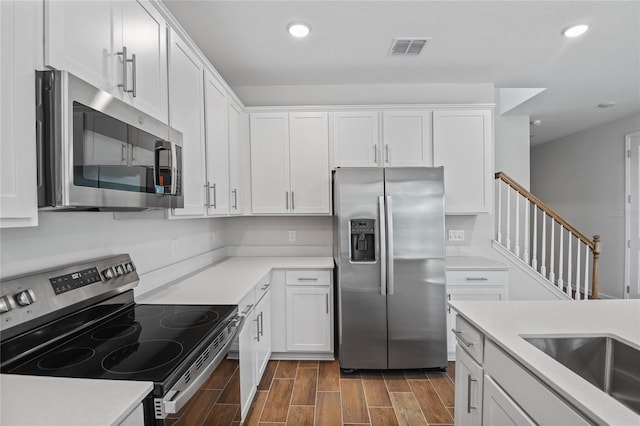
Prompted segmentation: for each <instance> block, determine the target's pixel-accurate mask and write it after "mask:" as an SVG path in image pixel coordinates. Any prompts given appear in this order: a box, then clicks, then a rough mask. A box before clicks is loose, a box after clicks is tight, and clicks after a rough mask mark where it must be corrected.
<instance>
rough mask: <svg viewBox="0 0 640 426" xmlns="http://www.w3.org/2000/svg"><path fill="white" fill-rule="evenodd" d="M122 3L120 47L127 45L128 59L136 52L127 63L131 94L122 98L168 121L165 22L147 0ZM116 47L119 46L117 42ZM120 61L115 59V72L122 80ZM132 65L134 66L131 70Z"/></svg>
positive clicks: (118, 47) (123, 95)
mask: <svg viewBox="0 0 640 426" xmlns="http://www.w3.org/2000/svg"><path fill="white" fill-rule="evenodd" d="M120 4H121V5H122V46H126V47H127V57H128V58H127V59H132V55H135V63H133V62H127V63H126V66H127V74H128V75H127V80H128V81H127V85H128V88H129V89H131V90H132V89H133V85H134V84H135V92H136V93H135V96H134V94H133V93H131V92H129V93H124V92H123V89H122V88H120V89H119V92H120V93H121V94H122V97H123V98H124V99H125V100H126V101H127V102H128V103H130V104H132V105H133V106H135V107H136V108H139V109H140V110H142V111H144V112H146V113H148V114H149V115H152V116H154V117H156V118H157V119H158V120H160V121H162V122H165V123H166V122H168V119H169V112H168V107H169V103H168V86H167V24H166V22H165V20H164V18H163V17H162V15H161V14H160V12H158V10H157V9H156V8H155V7H154V6H153V5H152V4H151V3H150V2H148V1H125V2H121V3H120ZM116 48H117V49H120V46H118V45H116ZM122 67H123V64H122V61H121V60H119V61H118V66H117V67H116V68H117V70H116V72H115V75H116V76H117V81H122V80H123V77H124V76H123V75H122V71H123V69H122ZM134 68H135V69H134Z"/></svg>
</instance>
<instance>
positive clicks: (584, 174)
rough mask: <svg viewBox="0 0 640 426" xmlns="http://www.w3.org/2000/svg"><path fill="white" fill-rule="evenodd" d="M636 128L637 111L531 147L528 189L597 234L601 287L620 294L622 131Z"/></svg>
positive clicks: (638, 123) (609, 293) (589, 232)
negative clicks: (529, 184)
mask: <svg viewBox="0 0 640 426" xmlns="http://www.w3.org/2000/svg"><path fill="white" fill-rule="evenodd" d="M636 130H640V115H634V116H631V117H627V118H624V119H621V120H617V121H614V122H611V123H607V124H603V125H600V126H597V127H594V128H591V129H588V130H585V131H583V132H579V133H576V134H574V135H571V136H567V137H565V138H562V139H559V140H556V141H551V142H548V143H545V144H542V145H538V146H535V147H533V148H532V150H531V188H532V192H533V193H534V194H535V195H536V196H537V197H538V198H540V199H541V200H542V201H544V202H545V203H546V204H548V205H549V206H550V207H551V208H552V209H554V210H555V211H556V212H558V213H559V214H560V215H561V216H563V217H564V218H565V219H567V220H568V222H569V223H571V224H572V225H574V226H575V227H576V228H577V229H578V230H579V231H580V232H582V233H583V234H585V235H587V236H589V237H591V236H593V235H596V234H597V235H600V237H601V241H602V253H601V255H600V271H599V277H598V278H599V279H598V281H599V291H600V293H601V294H602V296H603V297H616V298H620V297H623V295H624V294H623V285H624V246H625V239H624V233H625V229H624V215H622V216H620V215H615V214H611V212H615V211H622V212H624V211H625V203H624V192H625V187H624V185H625V184H624V170H625V146H624V143H625V142H624V135H625V134H627V133H631V132H633V131H636Z"/></svg>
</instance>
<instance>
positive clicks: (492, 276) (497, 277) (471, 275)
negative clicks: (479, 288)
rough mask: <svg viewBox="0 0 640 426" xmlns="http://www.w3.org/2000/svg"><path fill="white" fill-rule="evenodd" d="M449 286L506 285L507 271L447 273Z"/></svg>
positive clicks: (479, 270)
mask: <svg viewBox="0 0 640 426" xmlns="http://www.w3.org/2000/svg"><path fill="white" fill-rule="evenodd" d="M446 274H447V275H446V276H447V285H474V284H478V285H506V284H507V276H508V274H507V271H485V270H481V269H478V270H469V271H447V273H446Z"/></svg>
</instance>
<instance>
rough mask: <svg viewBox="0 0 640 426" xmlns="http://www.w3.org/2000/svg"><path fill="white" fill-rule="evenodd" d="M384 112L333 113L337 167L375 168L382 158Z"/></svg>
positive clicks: (334, 164)
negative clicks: (381, 143) (382, 114)
mask: <svg viewBox="0 0 640 426" xmlns="http://www.w3.org/2000/svg"><path fill="white" fill-rule="evenodd" d="M379 117H380V113H378V112H376V111H347V112H334V113H332V132H331V134H332V138H333V166H334V167H375V166H380V165H382V161H381V159H380V152H379V151H380V118H379Z"/></svg>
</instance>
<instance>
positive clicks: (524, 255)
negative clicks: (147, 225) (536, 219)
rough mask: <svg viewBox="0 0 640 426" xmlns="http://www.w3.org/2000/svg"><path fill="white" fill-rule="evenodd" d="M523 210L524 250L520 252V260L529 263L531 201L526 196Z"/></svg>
mask: <svg viewBox="0 0 640 426" xmlns="http://www.w3.org/2000/svg"><path fill="white" fill-rule="evenodd" d="M524 203H525V212H524V250H523V253H522V260H524V261H525V263H526V264H527V265H530V263H529V262H530V259H529V215H530V214H531V201H529V199H528V198H525V200H524Z"/></svg>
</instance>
